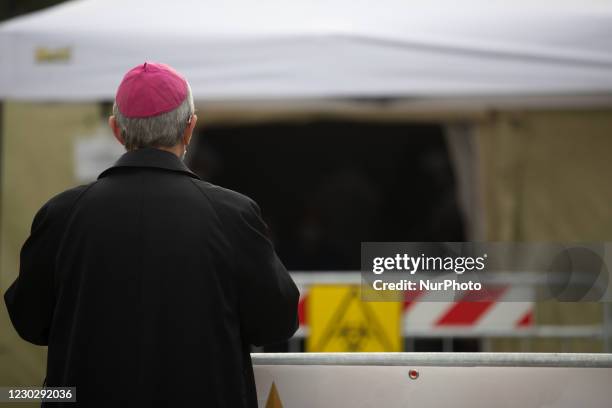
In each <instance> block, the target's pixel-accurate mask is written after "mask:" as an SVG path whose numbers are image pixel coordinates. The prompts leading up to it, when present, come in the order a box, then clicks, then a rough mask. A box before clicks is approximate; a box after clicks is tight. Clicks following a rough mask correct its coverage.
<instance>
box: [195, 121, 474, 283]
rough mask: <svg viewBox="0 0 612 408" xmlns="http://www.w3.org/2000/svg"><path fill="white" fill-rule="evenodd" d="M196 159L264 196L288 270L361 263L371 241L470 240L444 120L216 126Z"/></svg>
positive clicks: (233, 185) (198, 165)
mask: <svg viewBox="0 0 612 408" xmlns="http://www.w3.org/2000/svg"><path fill="white" fill-rule="evenodd" d="M195 137H196V138H197V139H198V140H197V142H196V146H194V148H193V150H194V151H191V152H190V163H189V164H190V166H191V168H192V169H194V171H196V172H197V173H199V175H200V176H202V177H203V178H204V179H206V180H208V181H210V182H212V183H215V184H219V185H221V186H224V187H227V188H230V189H233V190H237V191H239V192H241V193H244V194H246V195H248V196H250V197H251V198H253V199H254V200H255V201H257V202H258V203H259V205H260V206H261V208H262V210H263V214H264V217H265V219H266V221H267V222H268V224H269V226H270V228H271V231H272V233H273V237H274V241H275V245H276V247H277V250H278V252H279V255H280V256H281V258H282V259H283V261H284V262H285V264H286V266H287V268H288V269H290V270H301V271H306V270H327V271H329V270H358V269H359V267H360V255H359V254H360V244H361V242H363V241H462V240H465V238H466V236H465V235H466V234H465V232H464V222H463V220H462V217H461V213H460V210H459V205H458V199H457V197H456V191H457V189H456V185H455V176H454V171H453V167H452V165H451V161H450V158H449V153H448V149H447V145H446V141H445V137H444V131H443V127H442V126H440V125H438V124H415V123H391V124H389V123H376V122H370V123H367V122H366V123H364V122H362V121H359V122H357V121H341V120H334V121H312V122H305V123H293V122H292V123H266V124H258V125H248V126H227V125H226V126H215V127H210V128H205V129H204V130H203V131H202V132H201V133H200V134H198V135H196V136H195Z"/></svg>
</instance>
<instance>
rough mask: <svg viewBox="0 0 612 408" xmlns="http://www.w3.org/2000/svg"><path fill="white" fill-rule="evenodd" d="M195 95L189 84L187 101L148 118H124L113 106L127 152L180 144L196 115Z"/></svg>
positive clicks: (115, 105)
mask: <svg viewBox="0 0 612 408" xmlns="http://www.w3.org/2000/svg"><path fill="white" fill-rule="evenodd" d="M194 111H195V109H194V106H193V95H192V94H191V87H190V86H189V84H187V96H186V97H185V100H184V101H183V102H182V103H181V104H180V105H179V106H178V107H177V108H176V109H174V110H171V111H170V112H166V113H162V114H161V115H157V116H151V117H148V118H128V117H126V116H123V114H122V113H121V112H120V111H119V108H118V107H117V103H116V102H115V103H114V104H113V115H114V116H115V120H116V121H117V125H118V126H119V129H121V136H122V137H123V140H124V141H125V148H126V149H127V150H132V149H139V148H142V147H172V146H176V145H177V144H178V143H180V141H181V138H182V137H183V134H184V133H185V129H186V128H187V124H188V122H189V120H190V118H191V116H192V115H193V114H194Z"/></svg>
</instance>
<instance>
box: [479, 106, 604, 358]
mask: <svg viewBox="0 0 612 408" xmlns="http://www.w3.org/2000/svg"><path fill="white" fill-rule="evenodd" d="M476 133H477V135H478V136H477V137H478V139H479V146H480V157H481V169H482V177H483V183H484V184H483V191H484V197H483V198H484V202H485V209H486V236H487V239H488V240H490V241H553V242H554V241H559V242H572V241H574V242H596V241H611V240H612V207H611V206H610V203H612V183H610V177H609V175H610V174H612V160H610V157H609V156H610V152H611V151H612V111H556V112H554V111H548V112H546V111H544V112H505V113H498V114H496V115H493V116H491V118H490V120H488V121H486V122H482V123H480V124H479V125H478V126H477V127H476ZM602 313H603V309H602V305H601V304H596V303H557V302H554V303H552V302H542V303H539V304H538V305H537V309H536V316H535V319H536V322H537V323H538V324H553V325H560V324H570V325H571V324H576V325H581V324H599V323H601V319H602ZM494 347H496V349H497V350H500V351H501V350H504V351H509V350H513V349H515V350H517V351H518V350H520V347H521V346H520V345H519V343H517V342H516V341H511V340H508V341H498V342H495V346H494ZM528 347H529V349H530V350H532V351H558V350H561V349H562V347H561V344H560V343H559V341H555V340H537V341H531V342H530V344H529V345H528ZM565 351H576V352H578V351H601V342H599V341H587V340H574V341H572V342H569V343H568V344H567V346H566V349H565Z"/></svg>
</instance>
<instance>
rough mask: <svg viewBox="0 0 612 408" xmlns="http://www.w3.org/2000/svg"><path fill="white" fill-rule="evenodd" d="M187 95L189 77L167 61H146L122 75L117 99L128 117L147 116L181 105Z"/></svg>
mask: <svg viewBox="0 0 612 408" xmlns="http://www.w3.org/2000/svg"><path fill="white" fill-rule="evenodd" d="M186 97H187V81H186V80H185V78H183V76H182V75H181V74H179V73H178V72H176V71H175V70H174V69H173V68H172V67H170V66H168V65H166V64H159V63H156V62H145V63H144V64H141V65H138V66H136V67H134V68H132V69H131V70H129V71H128V73H127V74H125V76H124V77H123V80H122V81H121V84H119V88H118V89H117V95H116V96H115V102H116V103H117V108H118V109H119V111H120V112H121V114H123V116H125V117H128V118H148V117H150V116H157V115H161V114H162V113H166V112H170V111H171V110H174V109H176V108H178V106H179V105H180V104H181V103H182V102H183V101H184V100H185V98H186Z"/></svg>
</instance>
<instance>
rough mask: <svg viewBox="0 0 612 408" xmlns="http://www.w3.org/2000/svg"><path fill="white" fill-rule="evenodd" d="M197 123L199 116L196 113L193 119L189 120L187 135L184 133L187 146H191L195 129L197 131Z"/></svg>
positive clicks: (184, 142) (184, 141)
mask: <svg viewBox="0 0 612 408" xmlns="http://www.w3.org/2000/svg"><path fill="white" fill-rule="evenodd" d="M197 121H198V115H196V114H195V113H194V114H193V115H191V119H190V120H189V124H188V125H187V128H186V129H185V133H183V144H184V145H185V146H187V145H189V142H190V141H191V136H192V135H193V129H195V126H196V122H197Z"/></svg>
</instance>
